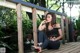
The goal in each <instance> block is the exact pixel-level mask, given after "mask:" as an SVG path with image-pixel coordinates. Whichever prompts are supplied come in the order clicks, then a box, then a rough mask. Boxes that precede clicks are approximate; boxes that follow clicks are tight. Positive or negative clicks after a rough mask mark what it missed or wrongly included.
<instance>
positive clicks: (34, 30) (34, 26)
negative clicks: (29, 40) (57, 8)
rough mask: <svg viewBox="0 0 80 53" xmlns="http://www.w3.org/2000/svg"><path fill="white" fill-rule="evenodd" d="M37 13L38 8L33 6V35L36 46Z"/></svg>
mask: <svg viewBox="0 0 80 53" xmlns="http://www.w3.org/2000/svg"><path fill="white" fill-rule="evenodd" d="M36 15H37V13H36V8H33V10H32V16H33V37H34V46H37V16H36Z"/></svg>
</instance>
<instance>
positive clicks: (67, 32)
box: [65, 18, 69, 42]
mask: <svg viewBox="0 0 80 53" xmlns="http://www.w3.org/2000/svg"><path fill="white" fill-rule="evenodd" d="M65 21H66V22H65V24H66V26H65V28H66V37H67V42H69V30H68V29H69V28H68V18H65Z"/></svg>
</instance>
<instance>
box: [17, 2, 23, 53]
mask: <svg viewBox="0 0 80 53" xmlns="http://www.w3.org/2000/svg"><path fill="white" fill-rule="evenodd" d="M16 10H17V29H18V49H19V53H24V52H23V50H24V49H23V30H22V14H21V4H20V3H19V4H17V7H16Z"/></svg>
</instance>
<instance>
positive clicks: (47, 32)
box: [34, 13, 62, 52]
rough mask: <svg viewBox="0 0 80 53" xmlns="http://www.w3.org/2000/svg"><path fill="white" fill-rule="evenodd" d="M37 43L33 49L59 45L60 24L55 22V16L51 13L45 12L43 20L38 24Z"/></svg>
mask: <svg viewBox="0 0 80 53" xmlns="http://www.w3.org/2000/svg"><path fill="white" fill-rule="evenodd" d="M38 29H39V34H38V42H39V43H38V45H39V46H34V47H35V49H39V52H41V51H42V49H45V48H47V49H58V48H59V47H60V41H59V40H60V39H61V38H62V31H61V28H60V24H57V23H56V16H55V14H52V13H47V14H46V18H45V20H43V21H42V22H41V24H40V26H39V28H38Z"/></svg>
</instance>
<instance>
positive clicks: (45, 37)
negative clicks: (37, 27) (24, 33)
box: [38, 31, 49, 49]
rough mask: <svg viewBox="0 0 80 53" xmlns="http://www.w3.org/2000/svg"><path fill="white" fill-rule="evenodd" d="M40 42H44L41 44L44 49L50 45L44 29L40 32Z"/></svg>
mask: <svg viewBox="0 0 80 53" xmlns="http://www.w3.org/2000/svg"><path fill="white" fill-rule="evenodd" d="M38 43H42V45H41V47H42V49H44V48H46V47H47V46H48V43H49V40H48V38H47V36H46V34H45V33H44V32H43V31H39V32H38Z"/></svg>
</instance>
